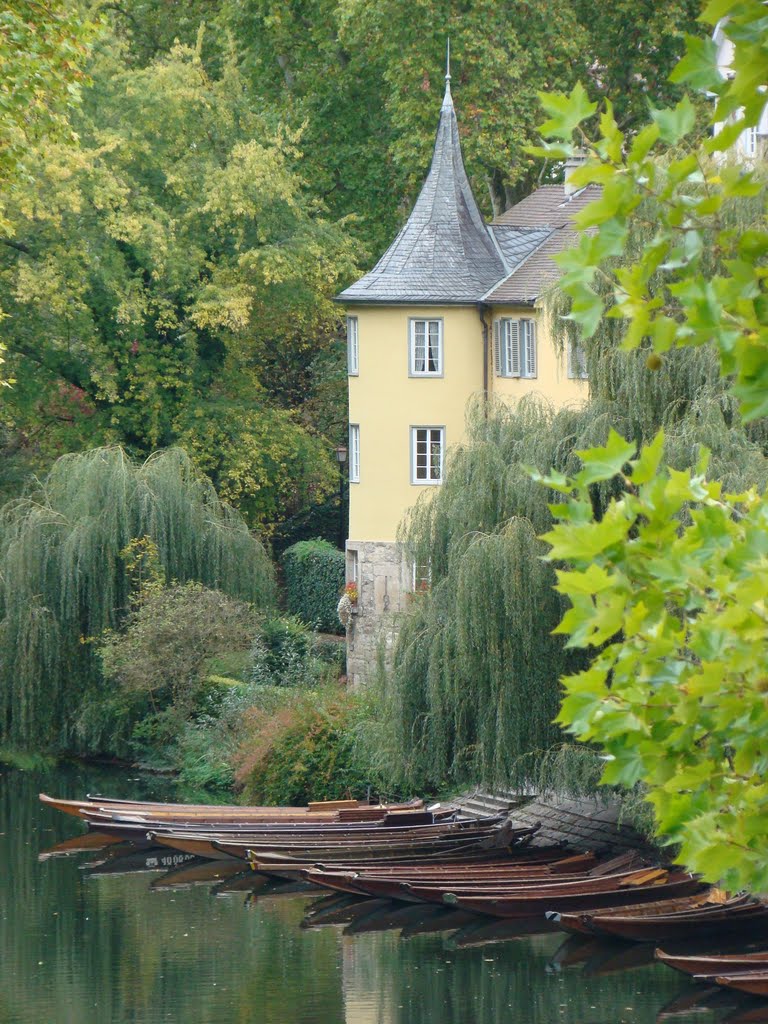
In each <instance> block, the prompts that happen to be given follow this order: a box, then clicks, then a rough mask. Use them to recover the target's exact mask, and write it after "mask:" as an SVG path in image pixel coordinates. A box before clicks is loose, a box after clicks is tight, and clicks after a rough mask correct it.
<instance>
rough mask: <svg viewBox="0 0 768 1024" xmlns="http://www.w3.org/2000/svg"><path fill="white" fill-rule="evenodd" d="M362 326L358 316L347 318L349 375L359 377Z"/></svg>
mask: <svg viewBox="0 0 768 1024" xmlns="http://www.w3.org/2000/svg"><path fill="white" fill-rule="evenodd" d="M359 336H360V326H359V323H358V319H357V317H356V316H348V317H347V374H348V376H350V377H357V376H358V375H359V373H360V342H359Z"/></svg>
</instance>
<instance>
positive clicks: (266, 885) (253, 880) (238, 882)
mask: <svg viewBox="0 0 768 1024" xmlns="http://www.w3.org/2000/svg"><path fill="white" fill-rule="evenodd" d="M206 863H207V864H218V865H220V866H222V867H230V866H232V867H233V866H235V865H236V864H237V861H232V863H231V865H230V863H229V862H228V861H223V860H209V861H206ZM239 867H240V868H241V869H242V864H241V865H239ZM274 887H275V886H274V882H273V880H272V879H271V878H267V876H266V875H257V874H256V872H255V871H249V870H248V869H247V868H246V870H245V871H243V870H240V871H235V872H232V874H230V875H227V876H226V877H225V878H222V880H221V881H220V882H217V883H216V884H215V885H214V887H213V888H212V889H211V892H212V893H213V895H214V896H229V895H232V894H234V893H237V892H252V893H254V894H255V895H259V896H261V895H266V894H268V893H269V892H270V890H271V889H273V888H274Z"/></svg>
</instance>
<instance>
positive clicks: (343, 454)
mask: <svg viewBox="0 0 768 1024" xmlns="http://www.w3.org/2000/svg"><path fill="white" fill-rule="evenodd" d="M336 461H337V462H338V464H339V547H340V548H341V550H342V551H343V550H344V546H345V544H344V542H345V541H346V539H347V538H346V537H345V536H344V534H345V533H346V531H345V529H344V464H345V463H346V461H347V446H346V445H345V444H337V445H336Z"/></svg>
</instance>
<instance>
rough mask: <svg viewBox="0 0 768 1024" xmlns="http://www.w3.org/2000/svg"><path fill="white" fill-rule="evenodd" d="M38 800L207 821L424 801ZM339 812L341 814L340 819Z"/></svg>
mask: <svg viewBox="0 0 768 1024" xmlns="http://www.w3.org/2000/svg"><path fill="white" fill-rule="evenodd" d="M39 799H40V801H41V803H44V804H46V805H47V806H49V807H54V808H55V809H56V810H58V811H62V812H63V813H64V814H72V815H74V816H75V817H77V818H82V817H83V812H84V811H86V812H87V811H90V812H94V813H97V812H99V811H101V812H109V811H114V812H115V813H117V814H123V815H143V816H145V817H148V818H151V819H153V820H163V821H190V820H192V821H194V820H196V819H201V820H208V819H209V818H211V816H212V817H213V818H214V819H215V820H224V819H229V820H235V821H248V820H256V821H272V820H275V819H283V818H297V819H303V818H310V820H318V819H320V820H322V818H323V817H328V818H331V819H333V820H343V815H345V814H353V815H354V813H355V812H356V811H361V810H362V811H364V812H369V811H370V810H371V809H374V810H382V812H387V811H390V812H391V811H398V810H405V811H412V810H419V809H421V808H423V807H424V801H423V800H420V799H414V800H409V801H407V802H406V803H401V804H379V805H371V804H367V803H364V802H363V801H359V800H328V801H322V802H320V801H318V802H315V803H310V804H308V805H306V806H304V807H269V806H258V807H246V806H240V805H238V804H181V803H156V802H153V801H149V800H118V799H115V798H114V797H102V796H92V795H91V794H89V795H88V796H87V797H86V799H85V800H60V799H57V798H56V797H51V796H48V795H47V794H45V793H40V795H39ZM339 815H342V818H341V819H340V818H339ZM206 816H207V817H206Z"/></svg>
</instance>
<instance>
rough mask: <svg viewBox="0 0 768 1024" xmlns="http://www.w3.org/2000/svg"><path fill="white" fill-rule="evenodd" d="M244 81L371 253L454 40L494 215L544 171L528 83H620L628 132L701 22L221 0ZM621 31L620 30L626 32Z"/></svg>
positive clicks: (475, 153) (474, 172) (386, 233)
mask: <svg viewBox="0 0 768 1024" xmlns="http://www.w3.org/2000/svg"><path fill="white" fill-rule="evenodd" d="M219 21H220V22H221V23H222V24H223V25H224V26H226V27H227V28H230V29H232V30H233V31H234V35H235V38H236V39H237V40H238V47H239V52H240V54H241V55H242V66H243V69H244V71H245V73H246V74H247V75H248V76H249V80H250V82H251V83H252V88H253V89H254V90H255V91H256V92H257V93H259V94H260V95H265V96H267V97H269V100H270V101H271V102H273V103H275V104H277V105H279V109H280V110H281V111H283V112H284V114H285V116H286V118H288V119H289V121H290V123H292V124H296V125H297V124H302V123H304V124H306V130H305V136H304V138H305V143H306V149H307V156H308V160H309V166H310V167H311V172H310V175H309V176H310V177H311V179H312V180H313V181H314V182H316V184H317V187H318V190H319V191H320V193H321V194H322V195H323V196H324V197H328V200H327V201H328V202H330V203H331V204H332V209H333V210H334V212H335V213H336V214H337V215H340V214H346V213H349V212H351V211H354V212H355V213H356V214H357V215H358V218H359V219H358V225H357V230H358V231H359V232H360V233H361V234H362V235H363V237H364V238H365V240H366V241H367V242H368V243H369V247H370V251H371V252H372V253H376V252H380V251H381V250H382V249H383V248H384V246H386V245H387V244H389V242H390V241H391V239H392V237H393V235H394V233H395V231H396V228H397V226H398V223H399V222H400V221H401V220H402V216H403V214H404V212H405V210H406V209H407V207H408V204H409V202H410V200H411V199H412V198H413V196H414V194H415V191H416V190H417V189H418V188H419V187H420V186H421V183H422V181H423V177H424V171H425V168H426V166H427V165H428V161H429V156H430V152H431V148H432V144H433V140H434V130H435V113H436V111H437V110H438V109H439V104H440V97H441V93H442V90H443V76H444V74H445V45H446V37H447V36H448V35H450V38H451V49H452V55H453V60H452V69H451V70H452V75H453V83H454V86H456V89H455V97H456V102H457V105H458V110H459V114H460V122H461V126H462V142H463V146H464V152H465V157H466V160H467V165H468V169H469V173H470V177H471V178H472V180H473V184H474V186H475V192H476V194H477V195H478V196H479V197H481V201H484V204H485V205H486V206H487V208H488V210H491V209H492V210H493V211H494V212H496V213H500V212H502V211H503V210H504V209H506V208H507V207H508V206H509V205H510V203H511V202H512V201H513V200H514V199H516V198H519V197H520V196H521V195H524V194H526V193H527V192H528V191H529V190H530V188H531V187H532V186H533V184H534V183H535V181H536V179H537V177H538V176H539V174H540V173H541V171H542V167H541V163H540V162H539V161H536V160H534V159H532V158H531V157H530V156H529V154H527V153H526V152H525V148H524V147H525V145H526V143H530V142H532V141H533V140H534V139H535V137H536V124H537V120H538V117H539V107H538V98H537V92H538V91H539V90H541V89H553V88H561V89H565V88H570V86H571V85H573V83H574V82H575V80H576V77H577V75H578V72H579V69H581V68H589V69H590V71H591V74H592V82H591V89H592V91H593V92H595V93H600V92H601V91H602V90H604V89H605V87H606V83H610V84H611V85H613V84H618V83H620V84H621V88H622V90H623V94H622V96H623V99H622V107H621V109H620V112H619V113H620V117H621V119H622V122H623V123H624V124H625V125H626V126H627V127H631V126H632V125H634V124H636V123H637V122H638V121H639V120H642V119H643V118H644V117H645V116H646V110H647V103H648V100H649V98H650V99H651V100H652V102H654V104H656V105H662V104H663V103H664V102H665V101H666V100H668V99H670V98H671V97H672V96H675V97H677V96H679V93H680V90H679V88H678V87H676V86H674V85H671V84H670V83H669V82H668V81H667V80H666V78H667V75H668V73H669V71H670V70H671V69H672V68H673V67H674V65H675V61H676V60H677V59H678V58H679V56H680V54H681V53H682V51H683V33H684V32H696V31H697V30H698V26H697V25H696V22H695V2H694V0H670V2H669V3H667V4H665V5H657V4H653V3H651V2H650V0H643V2H642V3H641V4H640V5H639V7H638V5H637V4H635V3H631V2H630V0H621V2H620V3H619V4H616V5H610V6H608V5H599V6H596V5H595V4H593V3H587V2H585V0H558V2H557V3H552V2H549V0H527V2H526V3H525V4H524V5H522V6H521V5H520V4H515V3H512V2H510V0H506V2H499V0H474V2H473V3H471V4H456V3H446V2H436V0H418V2H416V3H407V4H406V3H403V2H402V0H379V2H378V3H376V4H371V3H366V2H365V0H313V2H312V3H305V2H298V0H291V2H288V3H279V4H277V3H275V2H273V0H245V2H242V0H238V2H235V0H223V2H222V4H221V13H220V17H219ZM630 25H631V30H628V27H629V26H630Z"/></svg>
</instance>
